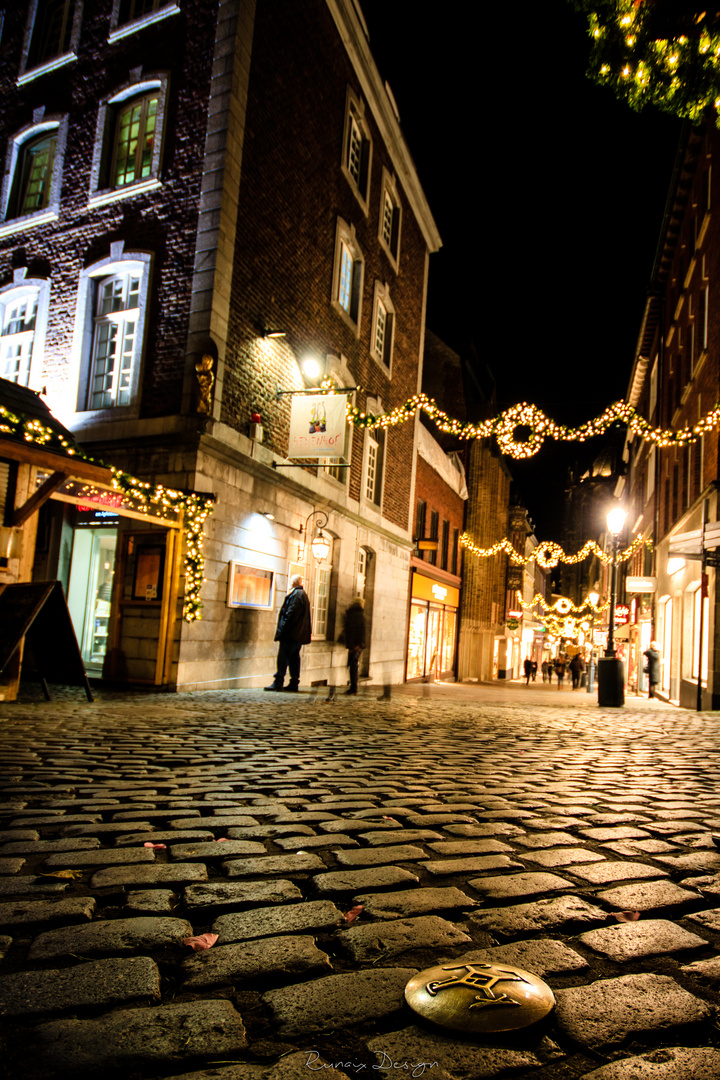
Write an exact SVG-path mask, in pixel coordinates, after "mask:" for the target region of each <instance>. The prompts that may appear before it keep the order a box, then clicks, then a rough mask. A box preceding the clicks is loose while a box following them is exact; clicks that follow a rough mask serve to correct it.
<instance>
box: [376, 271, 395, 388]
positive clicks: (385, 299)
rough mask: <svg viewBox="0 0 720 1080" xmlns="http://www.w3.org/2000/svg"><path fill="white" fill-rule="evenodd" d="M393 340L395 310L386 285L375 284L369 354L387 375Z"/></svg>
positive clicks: (390, 364) (390, 367)
mask: <svg viewBox="0 0 720 1080" xmlns="http://www.w3.org/2000/svg"><path fill="white" fill-rule="evenodd" d="M394 340H395V308H394V307H393V303H392V300H391V299H390V290H389V289H388V287H387V285H383V284H382V283H381V282H379V281H376V282H375V296H374V299H373V322H372V340H371V342H370V354H371V356H372V357H373V359H375V360H377V362H378V364H380V365H381V367H382V368H383V370H384V371H385V373H386V374H387V375H389V374H390V373H391V371H392V354H393V344H394Z"/></svg>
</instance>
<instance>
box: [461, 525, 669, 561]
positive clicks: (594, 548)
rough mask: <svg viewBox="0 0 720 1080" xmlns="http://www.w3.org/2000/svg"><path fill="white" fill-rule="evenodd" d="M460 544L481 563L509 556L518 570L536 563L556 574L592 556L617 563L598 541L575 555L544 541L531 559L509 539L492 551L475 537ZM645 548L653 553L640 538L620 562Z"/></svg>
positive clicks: (649, 542) (463, 536) (465, 536)
mask: <svg viewBox="0 0 720 1080" xmlns="http://www.w3.org/2000/svg"><path fill="white" fill-rule="evenodd" d="M460 544H461V546H462V547H464V548H466V549H467V550H468V551H469V552H470V554H471V555H476V556H477V557H478V558H479V559H488V558H490V556H491V555H498V554H499V553H500V552H501V551H504V552H505V554H506V555H508V556H509V558H510V562H512V563H514V564H515V565H516V566H527V565H528V564H529V563H531V562H533V561H534V562H536V563H537V564H538V566H540V567H542V569H543V570H552V568H553V567H555V566H557V565H558V563H565V564H566V565H572V564H573V563H580V562H583V560H584V559H587V557H588V556H589V555H596V556H597V558H598V559H600V561H601V562H604V563H605V564H606V565H608V566H609V565H610V563H611V562H612V561H613V557H612V555H608V554H606V553H605V552H604V551H603V550H602V548H601V547H600V546H599V545H598V544H597V543H596V542H595V540H588V541H587V543H585V544H583V546H582V548H581V549H580V551H577V552H576V553H575V554H574V555H566V554H565V552H564V551H563V549H562V548H561V547H560V545H559V544H556V543H555V542H554V540H543V542H542V543H541V544H538V546H537V547H536V548H535V549H534V550H533V551H531V552H530V554H529V555H521V554H520V552H519V551H517V550H516V549H515V548H514V547H513V545H512V544H511V543H510V541H509V540H508V539H507V537H505V538H504V539H503V540H498V541H497V543H495V544H493V545H492V547H489V548H481V547H478V545H477V544H475V543H474V542H473V540H472V537H471V536H469V535H468V534H467V533H462V534H461V536H460ZM643 544H645V545H646V546H647V547H648V548H649V549H650V550H651V551H652V540H646V539H645V538H644V537H642V536H636V537H635V539H634V540H633V542H632V544H630V545H629V546H628V547H626V548H625V550H624V551H622V552H620V554H619V555H618V562H627V560H628V559H631V558H632V556H633V555H634V554H635V552H636V551H638V549H639V548H641V547H642V546H643Z"/></svg>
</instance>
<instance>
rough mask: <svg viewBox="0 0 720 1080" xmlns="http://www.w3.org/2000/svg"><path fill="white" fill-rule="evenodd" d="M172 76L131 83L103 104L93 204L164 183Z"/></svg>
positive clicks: (92, 186) (92, 182) (95, 156)
mask: <svg viewBox="0 0 720 1080" xmlns="http://www.w3.org/2000/svg"><path fill="white" fill-rule="evenodd" d="M166 95H167V78H166V77H165V76H164V75H160V76H158V77H157V78H153V79H152V80H147V81H143V82H142V83H135V84H130V85H128V86H127V87H125V88H124V89H122V90H121V91H119V92H118V93H117V94H115V95H114V96H113V97H112V98H110V99H109V100H106V101H105V102H104V103H102V104H101V106H100V108H99V110H98V120H97V133H96V140H95V148H94V153H93V163H92V169H91V179H90V206H101V205H103V204H104V203H108V202H114V201H116V200H118V199H125V198H128V197H130V196H131V195H136V194H141V193H142V192H145V191H149V190H153V189H155V188H158V187H160V161H161V157H162V142H163V124H164V114H165V101H166Z"/></svg>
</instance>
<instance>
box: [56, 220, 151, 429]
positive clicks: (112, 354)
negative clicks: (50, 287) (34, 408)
mask: <svg viewBox="0 0 720 1080" xmlns="http://www.w3.org/2000/svg"><path fill="white" fill-rule="evenodd" d="M150 264H151V256H150V255H149V254H148V253H147V252H133V253H127V252H125V251H124V244H123V242H122V241H117V242H115V243H113V244H111V245H110V257H109V258H106V259H102V260H101V261H100V262H97V263H95V264H94V265H92V266H90V267H88V268H87V269H86V270H84V271H83V272H82V274H81V275H80V283H79V287H78V300H77V312H76V318H75V335H74V338H73V349H72V357H73V365H74V367H75V370H76V371H77V397H76V398H75V402H74V408H75V409H76V410H77V411H78V412H85V411H87V410H99V409H128V408H134V407H136V406H137V403H138V397H139V387H140V369H141V364H142V356H143V351H144V338H145V324H146V313H147V305H148V289H149V281H150ZM68 404H69V403H68Z"/></svg>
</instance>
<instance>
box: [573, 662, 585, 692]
mask: <svg viewBox="0 0 720 1080" xmlns="http://www.w3.org/2000/svg"><path fill="white" fill-rule="evenodd" d="M584 670H585V664H584V662H583V658H582V655H581V654H580V653H575V655H574V656H573V658H572V660H571V661H570V675H571V676H572V688H573V690H577V688H578V687H579V686H580V676H581V675H582V673H583V671H584Z"/></svg>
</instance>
